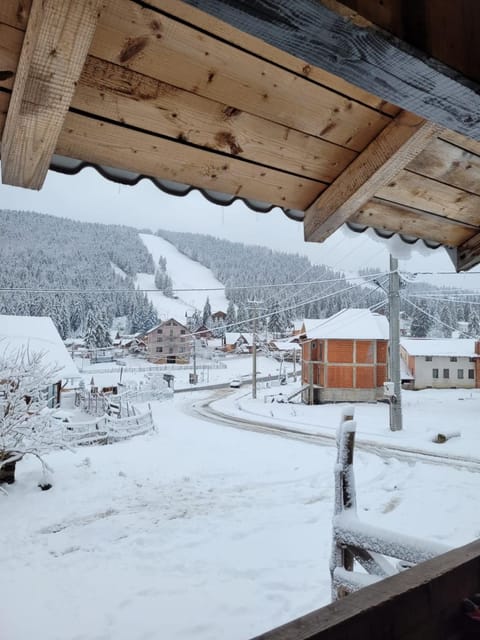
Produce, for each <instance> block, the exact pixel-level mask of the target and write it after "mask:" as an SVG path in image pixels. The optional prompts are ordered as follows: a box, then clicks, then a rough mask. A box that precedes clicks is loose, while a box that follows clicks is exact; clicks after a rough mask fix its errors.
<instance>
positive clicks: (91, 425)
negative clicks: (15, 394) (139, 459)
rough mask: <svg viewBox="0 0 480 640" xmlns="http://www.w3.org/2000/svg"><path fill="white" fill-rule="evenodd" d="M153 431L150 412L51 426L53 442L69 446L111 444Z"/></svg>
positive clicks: (53, 424)
mask: <svg viewBox="0 0 480 640" xmlns="http://www.w3.org/2000/svg"><path fill="white" fill-rule="evenodd" d="M55 423H56V424H55ZM59 427H60V433H59ZM154 429H155V424H154V422H153V416H152V412H151V411H150V410H149V411H147V412H145V413H141V414H138V415H132V416H129V417H127V418H111V417H110V416H108V415H104V416H102V417H101V418H97V419H96V420H91V421H88V422H62V423H60V425H59V424H58V423H57V421H54V422H53V423H52V424H51V430H52V439H53V440H54V442H59V443H60V444H61V443H63V444H65V445H70V446H81V445H90V444H112V443H113V442H120V441H121V440H126V439H128V438H133V437H134V436H140V435H144V434H146V433H148V432H149V431H153V430H154Z"/></svg>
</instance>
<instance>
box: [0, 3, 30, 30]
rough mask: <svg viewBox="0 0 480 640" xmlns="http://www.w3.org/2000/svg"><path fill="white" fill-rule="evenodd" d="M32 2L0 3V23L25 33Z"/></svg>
mask: <svg viewBox="0 0 480 640" xmlns="http://www.w3.org/2000/svg"><path fill="white" fill-rule="evenodd" d="M31 6H32V0H3V1H2V2H0V22H3V23H5V24H8V25H10V26H12V27H15V28H16V29H21V30H22V31H25V30H26V28H27V23H28V16H29V15H30V9H31Z"/></svg>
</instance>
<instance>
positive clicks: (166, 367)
mask: <svg viewBox="0 0 480 640" xmlns="http://www.w3.org/2000/svg"><path fill="white" fill-rule="evenodd" d="M196 368H197V370H200V371H201V370H205V371H206V370H208V369H226V368H227V365H226V364H225V362H212V363H211V364H197V365H196ZM121 369H123V372H124V373H155V372H159V371H182V370H183V371H185V370H187V371H188V370H189V369H190V370H191V369H192V365H191V364H156V365H152V366H151V367H121V366H120V365H119V366H117V367H111V368H110V369H91V368H83V369H82V368H80V373H91V374H92V375H95V374H96V373H120V370H121Z"/></svg>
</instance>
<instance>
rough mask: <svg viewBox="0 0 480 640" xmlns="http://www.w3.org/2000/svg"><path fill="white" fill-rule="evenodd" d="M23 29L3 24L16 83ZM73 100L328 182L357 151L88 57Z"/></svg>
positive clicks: (2, 48)
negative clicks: (15, 57) (16, 56)
mask: <svg viewBox="0 0 480 640" xmlns="http://www.w3.org/2000/svg"><path fill="white" fill-rule="evenodd" d="M20 50H21V32H19V31H18V30H17V29H14V28H13V27H8V26H6V25H1V24H0V69H2V68H4V69H7V68H8V69H9V70H10V73H11V74H12V78H11V79H6V80H5V81H4V82H3V83H2V82H1V80H0V86H3V87H8V86H10V85H11V84H12V83H13V77H14V75H15V70H16V64H15V63H14V62H13V61H12V56H14V55H15V52H17V55H18V54H19V53H20ZM71 104H72V107H74V108H76V109H80V110H82V111H86V112H89V113H93V114H96V115H99V116H102V117H104V118H110V119H114V120H117V121H119V122H123V123H126V124H129V125H132V126H136V127H139V128H142V129H145V130H150V131H152V132H154V133H159V134H162V135H167V136H169V137H172V138H181V139H183V140H185V141H187V142H192V143H194V144H196V145H200V146H206V147H207V148H210V149H217V150H219V151H222V152H225V153H231V154H232V155H236V156H238V157H241V158H245V159H248V160H252V161H255V162H257V163H258V164H263V165H266V166H271V167H276V168H278V169H280V170H282V171H289V172H291V173H296V174H297V175H302V176H306V177H309V178H312V179H314V180H321V181H322V182H326V183H330V182H332V181H333V180H334V179H335V178H336V177H337V176H338V174H339V173H340V172H341V171H342V170H343V169H344V168H345V167H346V166H347V165H348V164H349V163H350V162H351V161H352V160H353V159H354V158H355V157H356V155H357V154H356V152H354V151H351V150H349V149H345V148H343V147H340V146H338V145H334V144H333V143H330V142H327V141H326V140H322V139H320V138H317V137H314V136H310V135H308V134H305V133H300V132H299V131H296V130H295V129H289V128H288V127H285V126H284V125H279V124H276V123H275V122H272V121H271V120H265V119H264V118H260V117H258V116H253V115H251V114H249V113H247V112H245V111H236V110H235V109H232V108H231V107H229V106H228V105H226V104H221V103H218V102H214V101H212V100H210V99H208V98H203V97H202V96H198V95H195V94H193V93H190V92H187V91H184V90H182V89H178V88H177V87H174V86H172V85H167V84H165V83H162V82H160V81H159V80H156V79H154V78H149V77H146V76H144V75H141V74H139V73H137V72H135V71H133V70H131V69H127V68H125V67H121V66H119V65H114V64H112V63H110V62H107V61H105V60H100V59H98V58H94V57H93V56H87V60H86V62H85V65H84V67H83V70H82V74H81V76H80V79H79V82H78V85H77V89H76V91H75V93H74V95H73V98H72V103H71Z"/></svg>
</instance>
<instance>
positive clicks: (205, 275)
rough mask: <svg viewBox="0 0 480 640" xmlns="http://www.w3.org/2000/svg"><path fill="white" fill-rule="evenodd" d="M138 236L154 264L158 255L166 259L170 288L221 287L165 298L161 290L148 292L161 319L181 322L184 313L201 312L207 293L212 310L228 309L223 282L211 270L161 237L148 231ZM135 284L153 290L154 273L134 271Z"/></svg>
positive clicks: (183, 319) (176, 293) (180, 292)
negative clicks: (171, 285) (170, 280)
mask: <svg viewBox="0 0 480 640" xmlns="http://www.w3.org/2000/svg"><path fill="white" fill-rule="evenodd" d="M139 235H140V239H141V240H142V241H143V243H144V244H145V246H146V247H147V249H148V251H149V252H150V253H151V255H152V258H153V261H154V263H155V265H158V259H159V258H160V256H163V257H164V258H166V260H167V273H168V275H169V276H170V277H171V278H172V281H173V289H199V288H202V289H217V288H220V289H221V290H220V291H175V292H174V293H175V295H176V296H178V299H174V298H167V297H166V296H164V295H163V293H161V292H160V291H158V292H156V291H153V292H150V293H148V294H147V295H148V297H149V299H150V300H151V301H152V303H153V305H154V307H155V309H156V310H157V313H158V315H159V318H160V320H167V319H168V318H175V319H176V320H178V321H179V322H184V321H185V313H186V312H187V313H188V315H191V314H192V313H193V311H195V309H199V310H200V311H201V310H202V309H203V306H204V304H205V301H206V299H207V296H208V297H209V299H210V306H211V308H212V311H213V312H215V311H219V310H221V311H226V310H227V306H228V300H227V299H226V298H225V293H224V288H223V284H222V283H221V282H220V281H219V280H217V279H216V278H215V277H214V275H213V274H212V272H211V271H210V269H207V268H206V267H204V266H203V265H201V264H200V263H199V262H195V261H194V260H190V258H187V256H185V255H183V253H180V252H179V251H178V250H177V249H176V248H175V247H174V246H173V245H172V244H170V242H167V240H165V239H164V238H160V237H159V236H154V235H150V234H147V233H141V234H139ZM135 284H136V285H137V286H138V287H140V289H155V284H154V276H153V275H150V274H148V273H139V274H137V278H136V280H135Z"/></svg>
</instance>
